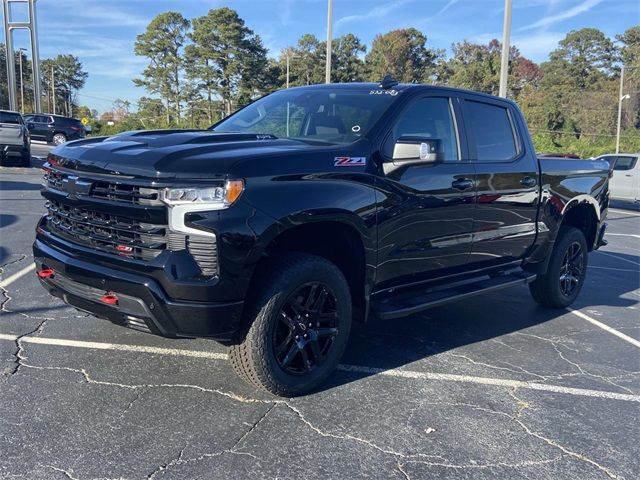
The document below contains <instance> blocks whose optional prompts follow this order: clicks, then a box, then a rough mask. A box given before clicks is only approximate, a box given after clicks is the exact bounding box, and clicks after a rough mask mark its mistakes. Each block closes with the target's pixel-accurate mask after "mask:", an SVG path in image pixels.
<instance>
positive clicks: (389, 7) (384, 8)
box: [334, 0, 413, 30]
mask: <svg viewBox="0 0 640 480" xmlns="http://www.w3.org/2000/svg"><path fill="white" fill-rule="evenodd" d="M411 1H413V0H396V1H394V2H389V3H386V4H383V5H381V6H379V7H370V6H369V10H368V11H367V12H366V13H362V14H358V15H348V16H346V17H342V18H340V19H339V20H338V21H337V22H336V23H335V25H334V28H335V30H339V29H340V27H342V26H343V25H346V24H347V23H353V22H363V21H366V20H371V19H373V18H381V17H384V16H385V15H388V14H391V13H392V12H393V11H394V10H395V9H397V8H399V7H402V6H403V5H405V4H407V3H409V2H411ZM367 5H370V4H369V3H368V2H367Z"/></svg>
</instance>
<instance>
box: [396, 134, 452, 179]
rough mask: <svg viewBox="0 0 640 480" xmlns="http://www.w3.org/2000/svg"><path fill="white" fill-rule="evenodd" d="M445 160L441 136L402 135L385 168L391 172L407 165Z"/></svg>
mask: <svg viewBox="0 0 640 480" xmlns="http://www.w3.org/2000/svg"><path fill="white" fill-rule="evenodd" d="M442 160H444V153H443V152H442V140H440V139H439V138H420V137H407V136H403V137H400V138H399V139H398V140H397V141H396V143H395V145H394V146H393V156H392V159H391V161H390V162H385V164H384V165H383V170H384V172H385V173H390V172H392V171H394V170H397V169H398V168H400V167H404V166H407V165H422V164H430V163H436V162H440V161H442Z"/></svg>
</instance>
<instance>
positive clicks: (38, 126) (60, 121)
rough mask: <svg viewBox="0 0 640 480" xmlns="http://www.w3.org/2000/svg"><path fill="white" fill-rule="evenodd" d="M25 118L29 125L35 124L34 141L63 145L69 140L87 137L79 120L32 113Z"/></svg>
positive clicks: (32, 134) (32, 130)
mask: <svg viewBox="0 0 640 480" xmlns="http://www.w3.org/2000/svg"><path fill="white" fill-rule="evenodd" d="M24 118H25V121H26V122H27V123H32V124H33V128H32V129H31V138H32V140H40V141H45V142H47V143H53V144H54V145H62V144H63V143H65V142H67V141H69V140H78V139H80V138H84V137H86V135H87V132H86V130H85V128H84V125H82V122H81V121H80V120H78V119H77V118H70V117H63V116H61V115H51V114H49V113H30V114H29V115H25V117H24Z"/></svg>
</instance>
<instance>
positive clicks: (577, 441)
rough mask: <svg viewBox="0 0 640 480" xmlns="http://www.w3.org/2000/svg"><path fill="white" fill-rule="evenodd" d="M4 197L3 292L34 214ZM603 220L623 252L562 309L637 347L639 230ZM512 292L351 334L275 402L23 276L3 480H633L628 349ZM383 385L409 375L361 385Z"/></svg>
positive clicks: (633, 358)
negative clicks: (317, 377)
mask: <svg viewBox="0 0 640 480" xmlns="http://www.w3.org/2000/svg"><path fill="white" fill-rule="evenodd" d="M0 182H1V183H0V202H1V204H2V211H1V212H0V215H1V217H0V220H1V222H0V240H1V242H0V266H1V267H0V268H1V269H2V277H3V278H7V277H8V276H9V275H12V274H14V273H16V272H18V271H20V270H21V269H23V268H25V267H27V266H28V265H29V264H30V262H31V261H32V258H31V253H30V243H31V241H32V238H33V226H34V224H35V222H36V219H37V218H38V216H39V214H40V212H41V211H42V201H41V199H40V197H39V192H38V183H39V173H37V172H34V171H31V172H29V171H24V172H20V173H14V171H13V170H11V169H0ZM610 217H611V219H610V222H609V231H610V232H613V233H618V234H620V235H616V236H610V237H609V241H610V244H609V245H608V246H607V247H605V249H604V250H603V253H595V254H592V255H591V256H590V259H589V260H590V267H591V268H590V269H589V276H588V279H587V283H586V285H585V288H584V290H583V292H582V294H581V296H580V298H579V300H578V302H577V304H576V305H575V306H574V308H576V309H579V310H580V311H581V312H583V313H585V314H587V315H589V316H590V317H592V318H594V319H597V320H598V321H600V322H603V323H605V324H606V325H608V326H610V327H612V328H615V329H616V330H617V331H619V332H622V333H624V334H625V335H628V336H629V337H632V338H634V339H636V340H638V339H640V329H639V327H640V323H639V320H640V315H639V310H638V303H639V302H638V301H639V300H640V289H639V287H640V274H639V272H640V259H639V255H640V240H638V239H637V237H634V236H633V235H637V233H638V232H639V231H640V216H638V214H637V212H633V211H629V213H625V212H624V211H622V210H617V211H616V212H615V213H614V212H612V213H610ZM624 235H630V236H624ZM629 262H633V263H634V264H635V265H636V266H634V265H633V264H632V263H629ZM508 292H509V293H508V294H506V295H505V293H504V292H502V293H500V292H498V293H496V294H492V295H488V296H486V297H479V298H475V299H470V300H467V301H465V302H461V303H459V304H455V305H449V306H445V307H441V308H438V309H434V310H431V311H429V312H427V313H426V314H422V315H417V316H415V317H413V318H409V319H403V320H396V321H391V322H388V323H384V322H378V321H374V322H371V323H369V324H367V325H364V326H363V325H356V326H355V327H354V329H353V334H352V337H351V340H350V344H349V347H348V350H347V353H346V354H345V357H344V358H343V361H342V363H343V364H345V365H346V366H353V365H355V366H360V367H362V368H356V369H352V368H346V367H345V368H342V369H340V370H339V371H337V372H336V373H335V374H334V375H333V376H332V377H331V378H330V380H329V382H328V383H327V384H326V385H325V386H324V388H323V389H321V390H320V391H318V392H316V393H314V394H312V395H309V396H305V397H301V398H295V399H288V400H283V399H279V398H275V397H272V396H270V395H267V394H264V393H260V392H257V391H255V390H254V389H252V388H251V387H249V386H248V385H245V384H243V383H242V382H241V381H240V380H238V379H237V378H236V377H235V376H234V375H233V373H232V371H231V368H230V366H229V365H228V364H227V362H226V360H225V359H224V354H225V353H226V350H225V349H224V348H223V347H221V346H219V345H217V344H215V343H213V342H210V341H206V340H170V339H163V338H160V337H155V336H151V335H147V334H143V333H139V332H136V331H133V330H128V329H125V328H122V327H118V326H115V325H112V324H110V323H109V322H106V321H103V320H98V319H95V318H93V317H92V316H90V315H87V314H84V313H79V312H77V311H76V310H74V309H71V308H69V307H67V306H65V305H64V304H63V303H61V302H60V301H58V300H57V299H54V298H51V297H49V296H48V295H47V294H45V292H44V290H42V289H41V287H40V286H39V285H38V282H37V280H36V278H35V275H34V274H33V272H30V273H29V274H27V275H25V276H23V277H21V278H19V279H18V280H16V281H15V282H13V283H11V284H10V285H8V286H5V287H4V288H2V289H1V290H0V294H1V299H0V302H1V313H0V373H1V375H0V404H1V405H2V415H0V478H2V479H50V478H51V479H74V480H75V479H78V480H80V479H83V480H84V479H154V480H158V479H171V478H231V479H234V478H237V479H245V478H274V479H275V478H289V479H298V478H331V479H339V478H349V479H351V478H364V477H368V478H385V479H386V478H398V479H401V480H406V479H419V478H442V479H448V478H451V479H453V478H455V479H467V478H468V479H474V480H475V479H492V478H509V479H575V478H580V479H581V480H589V479H612V478H616V479H627V480H631V479H635V478H639V477H640V460H638V458H639V456H638V446H637V443H638V439H639V438H640V427H639V425H640V424H639V422H638V417H639V412H640V411H639V407H640V350H639V349H638V347H636V346H635V345H633V344H631V343H629V342H626V341H624V340H623V339H620V338H618V337H615V336H613V335H611V334H610V333H608V332H606V331H604V330H602V329H600V328H597V327H596V326H594V325H593V324H591V323H588V322H586V321H584V320H583V319H581V318H579V317H577V316H576V315H573V314H571V313H569V312H563V311H561V312H557V311H548V310H543V309H540V308H538V307H536V306H535V304H534V303H533V302H532V301H531V299H530V297H529V294H528V291H527V289H526V288H516V289H513V290H510V291H508ZM3 335H4V336H3ZM33 339H39V341H38V342H37V343H36V342H33V341H32V340H33ZM47 339H64V340H74V341H78V342H97V343H95V344H89V343H88V344H87V345H88V346H86V347H83V348H78V347H74V346H70V345H68V344H64V345H61V344H56V343H55V342H48V341H47ZM98 344H100V345H106V346H105V347H104V348H92V347H91V345H98ZM109 345H132V346H140V347H155V348H154V349H148V350H147V351H135V349H134V348H131V349H118V350H116V349H115V348H111V347H109ZM164 349H174V350H179V351H190V352H205V353H210V355H205V354H203V355H187V354H175V352H174V353H172V354H169V353H163V352H166V351H165V350H164ZM389 369H400V371H406V372H414V373H415V375H414V376H412V377H408V376H401V375H399V376H393V375H382V374H376V372H380V371H381V370H383V371H386V370H389ZM422 374H424V375H422ZM426 374H442V376H441V377H438V378H435V379H433V378H431V377H429V379H427V378H426V376H425V375H426ZM446 374H449V375H458V376H459V378H460V379H462V381H455V382H453V381H447V378H446ZM421 375H422V376H421ZM432 377H433V375H432ZM465 378H470V379H473V378H480V379H483V378H489V379H499V380H503V381H504V385H502V384H482V383H478V382H473V381H468V382H466V381H464V379H465ZM509 382H511V383H509ZM522 382H525V383H526V382H528V383H533V384H543V385H552V386H557V387H559V388H560V390H559V391H550V390H536V389H533V388H520V387H518V385H523V383H522ZM494 383H495V382H494ZM528 383H526V384H528ZM514 385H515V386H514ZM563 388H564V390H563ZM580 389H584V390H585V391H589V392H591V391H602V392H612V393H615V394H620V395H621V396H622V397H624V398H625V399H624V400H621V399H611V398H600V397H597V396H594V395H592V394H590V395H576V394H573V393H571V392H574V391H576V390H580ZM622 397H621V398H622Z"/></svg>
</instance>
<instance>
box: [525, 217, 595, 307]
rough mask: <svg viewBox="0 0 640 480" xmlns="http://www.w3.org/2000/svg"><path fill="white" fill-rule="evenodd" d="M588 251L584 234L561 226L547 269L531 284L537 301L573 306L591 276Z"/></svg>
mask: <svg viewBox="0 0 640 480" xmlns="http://www.w3.org/2000/svg"><path fill="white" fill-rule="evenodd" d="M587 253H588V252H587V242H586V240H585V238H584V234H583V233H582V232H581V231H580V230H578V229H577V228H574V227H561V228H560V232H559V233H558V239H557V240H556V243H555V246H554V248H553V251H552V252H551V258H550V260H549V265H548V267H547V271H546V272H545V273H544V274H543V275H538V277H537V278H536V280H535V281H533V282H532V283H530V284H529V289H530V291H531V295H532V296H533V298H534V300H535V301H536V302H538V303H539V304H540V305H544V306H545V307H553V308H563V307H567V306H569V305H571V304H572V303H573V302H574V300H575V299H576V298H577V296H578V294H579V293H580V290H581V289H582V285H583V284H584V279H585V277H586V275H587Z"/></svg>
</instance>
